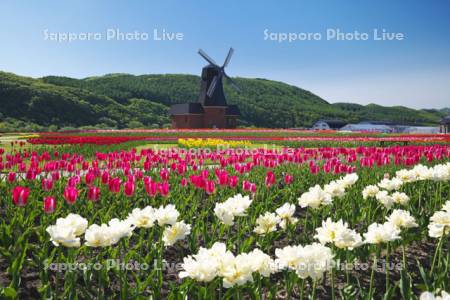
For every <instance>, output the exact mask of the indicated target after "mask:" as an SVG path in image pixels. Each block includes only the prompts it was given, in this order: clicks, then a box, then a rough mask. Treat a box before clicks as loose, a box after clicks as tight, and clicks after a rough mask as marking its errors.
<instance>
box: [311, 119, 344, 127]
mask: <svg viewBox="0 0 450 300" xmlns="http://www.w3.org/2000/svg"><path fill="white" fill-rule="evenodd" d="M318 122H324V123H327V124H328V126H329V127H330V128H333V129H338V128H341V127H343V126H345V125H346V124H347V123H346V122H344V121H341V120H319V121H317V122H316V123H318Z"/></svg>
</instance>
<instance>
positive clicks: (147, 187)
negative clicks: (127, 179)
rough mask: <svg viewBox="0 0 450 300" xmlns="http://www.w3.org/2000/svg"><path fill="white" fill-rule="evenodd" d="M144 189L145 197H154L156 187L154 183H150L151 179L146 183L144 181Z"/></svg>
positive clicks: (156, 190)
mask: <svg viewBox="0 0 450 300" xmlns="http://www.w3.org/2000/svg"><path fill="white" fill-rule="evenodd" d="M146 178H149V177H146ZM144 187H145V191H146V192H147V195H149V196H150V197H155V196H156V194H157V193H158V185H157V184H156V182H154V181H151V179H149V180H147V182H145V180H144Z"/></svg>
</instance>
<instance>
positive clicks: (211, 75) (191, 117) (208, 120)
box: [169, 48, 241, 128]
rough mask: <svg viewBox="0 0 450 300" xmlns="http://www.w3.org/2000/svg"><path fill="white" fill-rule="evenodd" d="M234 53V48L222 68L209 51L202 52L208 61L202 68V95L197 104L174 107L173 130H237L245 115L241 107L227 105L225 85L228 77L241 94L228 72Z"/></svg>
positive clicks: (191, 103)
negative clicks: (240, 118) (241, 117)
mask: <svg viewBox="0 0 450 300" xmlns="http://www.w3.org/2000/svg"><path fill="white" fill-rule="evenodd" d="M233 52H234V50H233V48H230V51H228V55H227V57H226V58H225V61H224V63H223V65H222V66H219V65H218V64H217V63H216V62H215V61H214V60H213V59H212V58H211V57H210V56H209V55H208V54H206V53H205V51H203V50H202V49H200V50H198V54H200V56H201V57H203V58H204V59H205V60H206V61H207V62H208V65H206V66H204V67H203V69H202V77H201V82H200V95H199V97H198V101H197V102H188V103H178V104H174V105H172V106H171V107H170V110H169V114H170V117H171V119H172V127H173V128H236V126H237V118H238V117H239V116H240V115H241V112H240V110H239V107H238V106H237V105H228V104H227V100H226V99H225V94H224V92H223V84H222V80H223V78H224V77H225V78H226V79H227V80H228V82H229V83H230V84H231V85H232V86H233V87H234V88H235V89H236V90H237V91H238V92H239V91H240V88H239V87H238V86H237V84H236V83H235V82H234V81H233V80H232V79H231V78H230V77H229V76H228V75H227V73H225V68H226V67H227V66H228V64H229V63H230V60H231V56H233Z"/></svg>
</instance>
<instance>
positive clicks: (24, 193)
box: [12, 186, 30, 206]
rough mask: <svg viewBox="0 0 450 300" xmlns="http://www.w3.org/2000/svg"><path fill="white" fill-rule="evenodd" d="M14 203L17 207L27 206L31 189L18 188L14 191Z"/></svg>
mask: <svg viewBox="0 0 450 300" xmlns="http://www.w3.org/2000/svg"><path fill="white" fill-rule="evenodd" d="M12 194H13V203H14V205H16V206H25V205H26V204H27V201H28V196H29V195H30V189H29V188H27V187H23V186H16V187H15V188H14V189H13V193H12Z"/></svg>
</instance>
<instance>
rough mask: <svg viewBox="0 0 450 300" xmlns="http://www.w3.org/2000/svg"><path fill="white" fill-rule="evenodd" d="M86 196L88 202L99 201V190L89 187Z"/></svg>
mask: <svg viewBox="0 0 450 300" xmlns="http://www.w3.org/2000/svg"><path fill="white" fill-rule="evenodd" d="M87 196H88V199H89V200H91V201H93V202H97V201H98V199H100V189H99V188H98V187H96V186H90V187H89V190H88V194H87Z"/></svg>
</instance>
